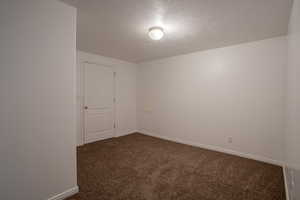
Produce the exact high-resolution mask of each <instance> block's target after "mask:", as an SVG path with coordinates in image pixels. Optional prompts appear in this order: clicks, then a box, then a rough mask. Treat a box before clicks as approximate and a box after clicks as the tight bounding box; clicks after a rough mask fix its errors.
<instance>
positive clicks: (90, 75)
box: [84, 63, 114, 143]
mask: <svg viewBox="0 0 300 200" xmlns="http://www.w3.org/2000/svg"><path fill="white" fill-rule="evenodd" d="M84 132H85V133H84V143H90V142H94V141H97V140H103V139H107V138H111V137H114V72H113V70H112V68H110V67H106V66H101V65H97V64H90V63H85V65H84Z"/></svg>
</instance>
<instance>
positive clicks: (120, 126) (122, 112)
mask: <svg viewBox="0 0 300 200" xmlns="http://www.w3.org/2000/svg"><path fill="white" fill-rule="evenodd" d="M84 62H91V63H96V64H100V65H105V66H108V67H112V68H113V69H114V71H115V72H116V79H115V81H116V82H115V84H116V85H115V97H116V106H115V120H116V136H122V135H126V134H128V133H132V132H135V131H136V70H137V69H136V67H137V65H136V64H132V63H128V62H125V61H121V60H116V59H112V58H108V57H104V56H100V55H95V54H90V53H86V52H82V51H78V52H77V144H78V145H82V144H83V121H84V120H83V107H84V105H83V99H84V98H83V87H82V86H83V84H82V82H83V81H82V74H83V73H82V72H83V67H84Z"/></svg>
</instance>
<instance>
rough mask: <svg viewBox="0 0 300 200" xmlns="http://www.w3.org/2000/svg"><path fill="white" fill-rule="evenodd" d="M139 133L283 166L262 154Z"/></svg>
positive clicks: (144, 131) (282, 163) (146, 132)
mask: <svg viewBox="0 0 300 200" xmlns="http://www.w3.org/2000/svg"><path fill="white" fill-rule="evenodd" d="M138 132H139V133H142V134H145V135H149V136H153V137H157V138H161V139H164V140H169V141H173V142H177V143H181V144H187V145H191V146H195V147H200V148H203V149H208V150H212V151H218V152H222V153H227V154H231V155H235V156H239V157H244V158H248V159H252V160H257V161H261V162H265V163H269V164H273V165H278V166H284V162H282V161H279V160H273V159H271V158H267V157H264V156H258V155H253V154H248V153H242V152H238V151H234V150H230V149H225V148H222V147H218V146H214V145H207V144H201V143H197V142H191V141H185V140H182V139H177V138H171V137H167V136H161V135H158V134H155V133H150V132H148V131H146V130H142V131H141V130H140V131H138Z"/></svg>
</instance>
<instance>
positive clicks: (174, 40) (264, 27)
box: [63, 0, 292, 63]
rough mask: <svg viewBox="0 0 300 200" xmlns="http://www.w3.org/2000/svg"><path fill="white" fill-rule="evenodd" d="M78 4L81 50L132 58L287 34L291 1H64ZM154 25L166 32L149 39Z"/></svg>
mask: <svg viewBox="0 0 300 200" xmlns="http://www.w3.org/2000/svg"><path fill="white" fill-rule="evenodd" d="M63 1H64V2H66V3H69V4H71V5H74V6H75V7H77V8H78V18H77V20H78V27H77V29H78V33H77V45H78V49H79V50H82V51H86V52H91V53H96V54H100V55H103V56H109V57H113V58H118V59H122V60H125V61H130V62H136V63H137V62H143V61H148V60H153V59H157V58H163V57H169V56H174V55H179V54H185V53H189V52H194V51H199V50H205V49H211V48H218V47H223V46H228V45H234V44H238V43H243V42H249V41H255V40H262V39H266V38H270V37H276V36H281V35H285V34H286V33H287V29H288V20H289V14H290V8H291V4H292V0H63ZM151 26H162V27H163V28H164V29H165V32H166V36H165V37H164V38H163V39H162V40H160V41H152V40H150V39H149V37H148V35H147V32H148V28H150V27H151Z"/></svg>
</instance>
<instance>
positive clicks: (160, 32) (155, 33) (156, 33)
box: [148, 26, 165, 40]
mask: <svg viewBox="0 0 300 200" xmlns="http://www.w3.org/2000/svg"><path fill="white" fill-rule="evenodd" d="M148 35H149V37H150V38H151V39H152V40H160V39H161V38H162V37H164V35H165V33H164V29H163V28H161V27H158V26H155V27H151V28H149V32H148Z"/></svg>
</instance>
